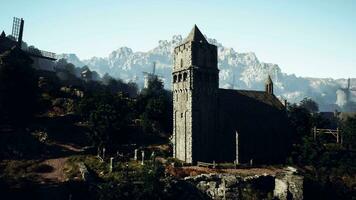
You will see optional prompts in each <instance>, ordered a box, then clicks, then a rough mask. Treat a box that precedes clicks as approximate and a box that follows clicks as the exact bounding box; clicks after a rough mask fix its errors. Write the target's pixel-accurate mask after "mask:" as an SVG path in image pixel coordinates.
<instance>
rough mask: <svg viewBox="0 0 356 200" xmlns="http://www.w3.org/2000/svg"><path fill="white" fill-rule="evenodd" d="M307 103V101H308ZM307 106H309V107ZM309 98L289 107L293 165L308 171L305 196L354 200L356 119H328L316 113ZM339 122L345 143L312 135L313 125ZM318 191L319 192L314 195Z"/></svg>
mask: <svg viewBox="0 0 356 200" xmlns="http://www.w3.org/2000/svg"><path fill="white" fill-rule="evenodd" d="M306 102H307V103H306ZM306 105H308V106H306ZM315 105H316V103H315V102H311V100H310V99H308V100H303V101H302V102H301V104H300V105H299V106H298V105H296V104H293V105H290V106H289V107H288V116H289V119H290V123H291V125H292V127H293V130H294V132H293V144H294V145H293V149H292V152H291V157H290V159H289V163H290V164H294V165H297V166H299V167H301V168H303V169H305V170H306V174H305V180H306V186H305V187H306V188H307V189H306V191H305V193H306V195H307V196H308V197H309V198H320V194H322V196H323V199H351V197H352V195H354V194H353V192H352V191H353V189H352V188H353V187H354V185H355V184H356V177H355V174H356V153H355V151H354V148H355V138H356V137H355V136H356V118H355V117H351V118H348V119H347V120H344V121H343V120H338V119H337V118H334V119H331V120H336V121H334V122H333V121H329V119H325V118H323V117H322V116H321V115H320V114H318V113H313V112H315V111H316V110H315V108H317V105H316V106H315ZM330 124H339V125H340V128H341V133H342V135H343V141H344V143H343V144H342V145H341V144H335V139H334V140H333V141H330V140H328V138H325V137H324V138H323V137H317V138H316V139H315V140H314V138H313V133H312V127H314V126H315V127H327V126H328V125H330ZM316 193H318V194H319V195H317V196H315V194H316Z"/></svg>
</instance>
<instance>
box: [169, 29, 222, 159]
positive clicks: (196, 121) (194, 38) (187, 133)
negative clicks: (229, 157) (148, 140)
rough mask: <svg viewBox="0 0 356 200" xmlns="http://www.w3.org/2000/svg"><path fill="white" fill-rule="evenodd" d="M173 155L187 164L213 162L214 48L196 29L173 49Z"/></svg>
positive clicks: (216, 83) (216, 82)
mask: <svg viewBox="0 0 356 200" xmlns="http://www.w3.org/2000/svg"><path fill="white" fill-rule="evenodd" d="M173 62H174V65H173V73H172V76H173V79H172V80H173V84H172V85H173V154H174V157H175V158H177V159H179V160H182V161H184V162H187V163H196V162H197V161H206V162H209V161H213V160H214V152H215V141H216V138H215V137H216V133H217V131H218V130H217V124H218V118H217V114H218V112H217V99H218V98H217V96H218V88H219V70H218V67H217V47H216V46H215V45H212V44H209V43H208V41H207V40H206V39H205V37H204V36H203V34H202V33H201V32H200V30H199V29H198V27H197V26H194V27H193V29H192V31H191V32H190V33H189V35H188V37H187V38H186V39H185V40H184V41H183V42H182V44H180V45H178V46H177V47H175V48H174V60H173Z"/></svg>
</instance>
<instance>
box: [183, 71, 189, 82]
mask: <svg viewBox="0 0 356 200" xmlns="http://www.w3.org/2000/svg"><path fill="white" fill-rule="evenodd" d="M187 77H188V73H187V72H184V73H183V81H186V80H187Z"/></svg>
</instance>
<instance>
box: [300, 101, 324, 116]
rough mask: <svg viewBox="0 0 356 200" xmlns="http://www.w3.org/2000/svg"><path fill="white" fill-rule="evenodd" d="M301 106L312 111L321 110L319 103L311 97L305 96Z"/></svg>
mask: <svg viewBox="0 0 356 200" xmlns="http://www.w3.org/2000/svg"><path fill="white" fill-rule="evenodd" d="M299 106H300V107H302V108H305V109H307V110H308V111H309V112H311V113H316V112H318V111H319V105H318V104H317V103H316V102H315V101H313V100H312V99H311V98H308V97H305V98H304V99H303V100H302V101H301V102H300V104H299Z"/></svg>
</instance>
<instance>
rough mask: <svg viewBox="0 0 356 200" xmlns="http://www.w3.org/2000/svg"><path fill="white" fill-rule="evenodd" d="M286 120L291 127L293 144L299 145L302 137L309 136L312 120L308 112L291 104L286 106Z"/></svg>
mask: <svg viewBox="0 0 356 200" xmlns="http://www.w3.org/2000/svg"><path fill="white" fill-rule="evenodd" d="M288 118H289V122H290V125H291V126H292V127H293V129H292V130H293V132H294V133H293V142H294V143H300V142H301V141H302V138H303V137H304V136H307V135H310V134H311V132H310V131H311V129H312V120H311V114H310V113H309V111H308V110H307V109H306V108H304V107H301V106H298V105H296V104H292V105H290V106H288Z"/></svg>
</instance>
